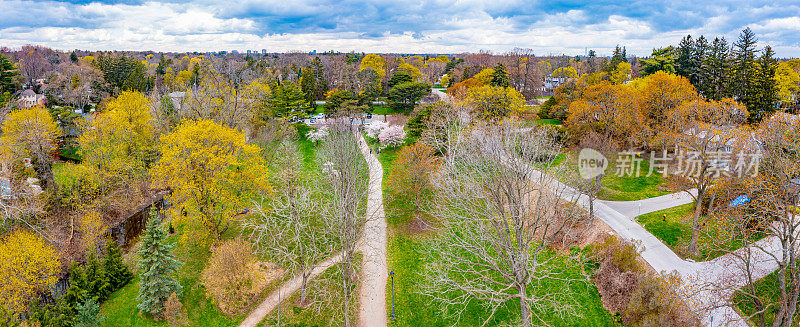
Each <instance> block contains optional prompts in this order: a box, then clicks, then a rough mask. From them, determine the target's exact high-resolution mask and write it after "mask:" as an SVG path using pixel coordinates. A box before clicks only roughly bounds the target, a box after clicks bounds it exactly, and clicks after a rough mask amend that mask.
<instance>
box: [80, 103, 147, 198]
mask: <svg viewBox="0 0 800 327" xmlns="http://www.w3.org/2000/svg"><path fill="white" fill-rule="evenodd" d="M150 105H151V103H150V101H149V100H148V99H147V98H146V97H145V96H144V95H143V94H142V93H139V92H121V93H120V94H119V96H117V97H116V98H115V99H113V100H111V101H110V102H109V103H108V106H107V108H106V110H105V112H103V113H101V114H99V115H97V116H96V117H95V118H94V119H93V120H91V121H90V122H89V123H88V124H87V125H86V126H85V127H84V129H83V134H82V135H81V136H80V137H79V138H78V143H79V144H80V148H81V157H82V159H83V161H82V162H83V164H84V165H86V166H87V167H89V168H90V169H91V170H92V172H93V173H94V174H95V175H96V176H98V177H99V178H100V181H101V183H100V185H101V187H102V193H104V194H106V193H107V192H109V191H110V190H114V189H116V188H117V187H118V186H121V185H128V184H130V183H131V182H132V181H134V180H138V179H141V178H143V177H145V176H146V174H147V167H148V166H149V165H150V163H151V162H152V156H153V152H154V150H155V149H154V147H155V141H156V140H155V136H154V135H153V125H152V117H151V116H150Z"/></svg>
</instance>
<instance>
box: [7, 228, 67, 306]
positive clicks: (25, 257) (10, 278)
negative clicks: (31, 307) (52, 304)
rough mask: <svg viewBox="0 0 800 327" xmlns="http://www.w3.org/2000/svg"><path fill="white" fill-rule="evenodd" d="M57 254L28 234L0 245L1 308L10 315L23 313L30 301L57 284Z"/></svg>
mask: <svg viewBox="0 0 800 327" xmlns="http://www.w3.org/2000/svg"><path fill="white" fill-rule="evenodd" d="M59 267H60V263H59V261H58V256H57V253H56V250H55V249H54V248H53V247H52V246H51V245H50V244H47V243H46V242H45V241H44V240H43V239H41V238H40V237H39V236H36V235H34V234H33V233H31V232H30V231H27V230H17V231H14V232H11V234H10V235H7V236H6V237H5V238H3V239H2V241H0V305H2V307H3V309H4V310H5V311H6V312H8V313H20V312H24V311H25V310H26V308H27V307H28V304H29V303H30V300H31V299H32V298H33V297H34V296H35V295H36V294H37V293H38V292H40V291H45V290H47V289H48V288H49V287H50V286H52V285H53V284H54V283H55V282H56V281H57V280H58V271H59Z"/></svg>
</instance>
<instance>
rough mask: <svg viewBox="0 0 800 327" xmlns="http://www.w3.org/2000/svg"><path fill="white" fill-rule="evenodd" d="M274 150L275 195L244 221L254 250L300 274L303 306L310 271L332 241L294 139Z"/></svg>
mask: <svg viewBox="0 0 800 327" xmlns="http://www.w3.org/2000/svg"><path fill="white" fill-rule="evenodd" d="M322 138H324V136H323V137H322ZM276 152H277V153H276V154H277V156H276V158H277V160H276V167H275V168H274V171H276V173H275V178H274V182H273V184H274V185H275V190H276V192H275V195H274V196H273V197H271V198H269V199H268V201H269V202H268V206H264V205H262V204H261V203H258V204H256V209H255V212H256V214H255V215H252V216H250V219H248V220H247V221H245V226H247V227H248V228H251V232H250V240H251V241H253V243H254V245H255V250H256V252H257V253H259V254H261V255H270V256H272V257H273V258H274V263H275V264H278V265H279V266H281V267H284V268H285V269H287V270H289V272H297V273H299V274H300V275H301V276H302V283H301V285H300V300H299V303H300V305H301V306H302V305H305V304H306V303H307V301H306V296H307V291H306V290H307V286H308V282H309V279H310V277H311V272H312V270H313V268H314V266H315V265H316V264H317V263H318V262H319V261H320V260H323V259H324V258H327V257H328V256H329V255H330V254H331V253H332V242H331V239H330V237H329V236H330V235H326V233H325V229H323V228H319V227H320V226H321V225H323V224H322V219H321V216H320V214H319V213H320V208H319V204H318V201H317V200H316V199H315V197H316V196H317V195H318V194H317V192H316V190H315V189H314V184H313V183H314V180H313V178H314V176H308V175H307V174H305V173H304V172H303V167H302V163H303V160H302V157H301V154H300V151H299V149H298V148H297V145H296V143H294V142H288V141H286V142H281V144H280V146H278V148H277V150H276Z"/></svg>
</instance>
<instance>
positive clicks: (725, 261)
mask: <svg viewBox="0 0 800 327" xmlns="http://www.w3.org/2000/svg"><path fill="white" fill-rule="evenodd" d="M529 178H531V179H539V178H542V173H541V172H538V171H536V172H534V173H532V174H531V176H529ZM547 180H554V179H553V178H547ZM550 187H551V188H553V189H558V190H563V192H562V197H564V198H568V199H577V203H578V204H579V205H581V206H584V207H586V208H588V206H589V198H588V196H586V195H585V194H582V193H580V192H579V191H577V190H575V189H573V188H571V187H569V186H567V185H565V184H563V183H561V182H558V181H553V182H552V185H551V186H550ZM689 193H692V194H689ZM694 194H697V193H696V190H689V191H684V192H678V193H674V194H668V195H664V196H660V197H655V198H650V199H644V200H639V201H604V200H596V201H595V204H594V206H595V216H596V217H598V218H600V219H601V220H602V221H603V222H605V223H606V224H608V226H609V227H611V228H612V229H613V230H614V231H615V232H616V233H617V234H618V235H619V236H620V237H622V238H623V239H625V240H628V241H637V242H639V243H640V244H641V245H642V247H643V249H642V252H641V257H642V258H643V259H644V260H645V261H646V262H647V263H648V264H649V265H650V266H651V267H653V269H655V270H656V271H658V272H672V271H677V272H678V273H679V274H680V276H681V279H682V282H683V285H682V286H681V290H682V291H683V292H684V293H685V294H686V295H687V297H688V300H689V305H690V306H691V307H692V308H693V309H694V310H695V311H696V312H698V313H699V315H700V317H701V319H702V322H703V325H705V326H736V327H739V326H741V327H746V326H749V324H748V323H747V321H746V320H745V319H744V318H742V316H741V315H739V313H738V312H737V311H736V310H734V309H733V308H732V307H731V306H730V298H731V296H732V295H733V293H734V291H735V290H736V289H737V288H739V287H742V286H744V285H747V284H748V283H749V281H748V279H747V278H746V277H745V273H744V271H743V269H742V266H744V265H748V266H749V267H750V269H751V273H752V276H753V280H758V279H760V278H762V277H764V276H766V275H768V274H770V273H771V272H773V271H775V270H776V269H777V268H778V265H777V260H776V258H777V259H780V258H781V247H780V242H779V241H778V239H777V237H774V236H772V237H767V238H765V239H762V240H760V241H758V242H755V243H754V244H751V245H750V246H748V247H745V248H742V249H739V250H737V251H735V252H734V253H729V254H726V255H723V256H720V257H717V258H715V259H713V260H709V261H703V262H694V261H687V260H683V259H681V258H680V257H679V256H678V255H677V254H675V252H673V251H672V249H670V248H669V247H668V246H666V245H665V244H664V243H663V242H661V240H659V239H658V238H657V237H655V236H654V235H653V234H651V233H650V232H648V231H647V230H646V229H644V227H642V226H641V225H640V224H639V223H638V222H636V221H635V220H634V218H635V217H637V216H639V215H642V214H645V213H649V212H654V211H659V210H663V209H667V208H671V207H675V206H679V205H683V204H688V203H692V202H693V198H692V195H694ZM746 252H749V256H744V255H743V254H744V253H746ZM742 257H748V258H749V259H748V260H743V259H741V258H742Z"/></svg>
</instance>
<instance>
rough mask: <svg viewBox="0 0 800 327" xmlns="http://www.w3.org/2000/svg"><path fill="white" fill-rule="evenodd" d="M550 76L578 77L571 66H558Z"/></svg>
mask: <svg viewBox="0 0 800 327" xmlns="http://www.w3.org/2000/svg"><path fill="white" fill-rule="evenodd" d="M629 66H630V65H629ZM629 68H630V67H629ZM550 76H552V77H572V78H577V77H578V72H577V71H576V70H575V68H574V67H572V66H567V67H559V68H558V69H556V70H554V71H553V73H552V74H551V75H550Z"/></svg>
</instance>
